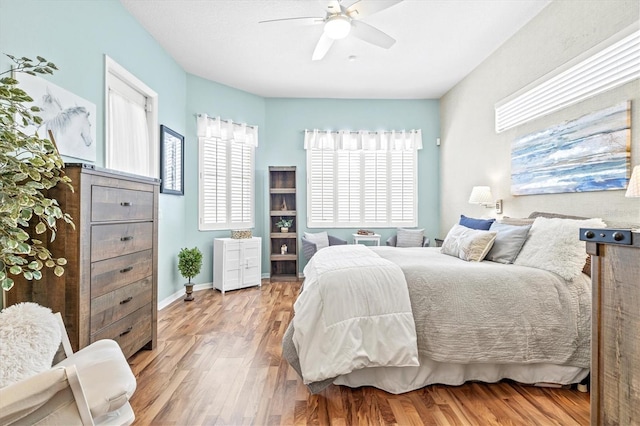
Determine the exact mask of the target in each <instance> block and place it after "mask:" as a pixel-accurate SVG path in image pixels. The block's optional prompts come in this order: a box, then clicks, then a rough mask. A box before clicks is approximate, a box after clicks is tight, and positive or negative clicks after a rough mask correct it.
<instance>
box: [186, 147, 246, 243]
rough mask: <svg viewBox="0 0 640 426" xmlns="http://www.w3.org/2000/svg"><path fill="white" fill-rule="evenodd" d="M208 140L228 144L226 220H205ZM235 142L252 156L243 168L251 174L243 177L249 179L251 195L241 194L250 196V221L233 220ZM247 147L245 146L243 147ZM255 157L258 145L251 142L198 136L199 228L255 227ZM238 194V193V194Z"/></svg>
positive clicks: (209, 229) (204, 229) (243, 164)
mask: <svg viewBox="0 0 640 426" xmlns="http://www.w3.org/2000/svg"><path fill="white" fill-rule="evenodd" d="M207 141H211V142H213V141H216V143H224V144H226V149H225V156H226V159H225V165H226V169H225V187H226V194H227V195H226V200H225V215H226V221H225V222H217V223H206V222H205V211H204V210H205V197H204V196H205V194H204V189H205V188H204V180H205V172H204V166H205V164H204V163H205V160H206V158H205V144H206V143H207ZM233 144H238V145H242V146H243V147H246V149H249V150H250V153H249V155H250V158H249V161H248V162H247V163H244V162H242V168H243V170H244V169H247V171H248V173H249V176H245V175H244V174H243V175H242V176H244V177H243V178H242V179H243V180H247V181H248V182H249V195H248V197H247V196H246V194H244V197H243V196H240V198H241V199H242V198H248V199H249V216H250V219H249V220H248V221H241V222H234V221H233V219H232V218H233V214H232V209H233V196H234V191H232V190H231V188H232V186H233V176H232V173H233V170H232V162H231V161H232V157H233ZM243 149H245V148H243ZM255 157H256V147H255V146H253V145H250V144H244V143H241V142H234V141H233V140H224V139H222V138H221V137H218V136H210V137H204V136H200V137H198V230H200V231H221V230H232V229H248V228H254V227H255V216H256V212H255ZM236 195H237V194H236Z"/></svg>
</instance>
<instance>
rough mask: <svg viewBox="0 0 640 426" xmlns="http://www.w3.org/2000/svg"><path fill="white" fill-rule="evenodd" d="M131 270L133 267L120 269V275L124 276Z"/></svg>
mask: <svg viewBox="0 0 640 426" xmlns="http://www.w3.org/2000/svg"><path fill="white" fill-rule="evenodd" d="M132 269H133V266H127V267H126V268H124V269H120V273H121V274H124V273H125V272H129V271H131V270H132Z"/></svg>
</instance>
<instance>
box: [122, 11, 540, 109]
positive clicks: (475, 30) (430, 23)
mask: <svg viewBox="0 0 640 426" xmlns="http://www.w3.org/2000/svg"><path fill="white" fill-rule="evenodd" d="M120 1H121V3H122V4H123V5H124V7H125V8H126V9H127V10H128V11H129V12H130V13H131V14H132V15H133V16H134V17H135V19H136V20H138V22H140V24H141V25H142V26H143V27H144V28H145V29H146V30H147V31H148V32H149V33H150V34H151V36H152V37H153V38H155V39H156V40H157V41H158V42H159V43H160V45H161V46H162V47H163V48H164V49H165V50H166V51H167V52H168V53H169V54H170V55H171V56H172V57H173V58H174V59H175V60H176V61H177V62H178V63H179V64H180V65H181V66H182V67H183V68H184V70H185V71H187V72H188V73H191V74H194V75H197V76H200V77H203V78H206V79H208V80H212V81H216V82H219V83H222V84H225V85H228V86H231V87H235V88H238V89H241V90H245V91H247V92H250V93H254V94H256V95H259V96H263V97H302V98H354V99H357V98H367V99H437V98H440V97H441V96H442V95H444V94H445V93H446V92H447V91H448V90H449V89H450V88H451V87H453V86H454V85H455V84H456V83H458V82H459V81H460V80H462V79H463V78H464V76H466V75H467V74H468V73H469V72H471V71H472V70H473V69H474V68H475V67H477V66H478V65H479V64H480V63H481V62H482V61H483V60H484V59H485V58H487V57H488V56H489V55H490V54H491V53H492V52H493V51H495V50H496V49H497V48H498V47H499V46H500V45H501V44H502V43H504V42H505V41H506V40H507V39H509V37H511V36H512V35H513V34H514V33H516V32H517V31H518V30H519V29H520V28H521V27H522V26H524V25H525V24H526V23H527V22H528V21H529V20H531V18H533V17H534V16H535V15H536V14H538V12H540V11H541V10H542V9H543V8H544V7H545V6H546V5H547V4H548V3H549V1H550V0H404V1H402V2H401V3H398V4H396V5H394V6H392V7H390V8H388V9H385V10H382V11H380V12H378V13H376V14H374V15H371V16H369V17H366V18H363V19H362V20H363V21H364V22H366V23H368V24H370V25H373V26H374V27H376V28H378V29H380V30H382V31H384V32H385V33H387V34H389V35H390V36H392V37H393V38H395V39H396V40H397V41H396V43H395V45H394V46H393V47H391V48H390V49H388V50H385V49H382V48H380V47H376V46H373V45H371V44H368V43H366V42H364V41H361V40H359V39H356V38H354V37H351V36H349V37H347V38H346V39H343V40H338V41H336V42H335V43H334V44H333V46H332V47H331V49H330V50H329V52H328V53H327V55H326V56H325V57H324V59H323V60H321V61H311V54H312V52H313V49H314V47H315V45H316V42H317V41H318V39H319V37H320V35H321V33H322V31H323V27H322V25H321V24H319V25H312V26H302V25H292V24H291V23H290V22H281V23H277V24H275V23H272V24H259V23H258V21H261V20H269V19H277V18H288V17H301V16H318V17H324V16H325V11H324V9H323V4H326V1H324V2H323V1H322V0H120ZM363 1H377V0H363ZM351 3H354V0H343V1H342V4H343V5H349V4H351ZM351 55H354V56H356V60H354V61H350V60H349V56H351Z"/></svg>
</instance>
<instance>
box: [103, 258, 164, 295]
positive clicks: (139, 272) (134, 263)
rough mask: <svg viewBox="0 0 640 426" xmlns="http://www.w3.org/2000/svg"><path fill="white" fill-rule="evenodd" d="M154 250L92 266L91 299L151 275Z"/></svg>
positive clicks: (107, 260)
mask: <svg viewBox="0 0 640 426" xmlns="http://www.w3.org/2000/svg"><path fill="white" fill-rule="evenodd" d="M152 271H153V250H145V251H141V252H138V253H133V254H128V255H125V256H118V257H114V258H111V259H106V260H101V261H99V262H93V263H92V264H91V298H94V297H98V296H102V295H103V294H107V293H109V292H110V291H114V290H117V289H119V288H120V287H124V286H126V285H129V284H131V283H133V282H136V281H138V280H141V279H142V278H144V277H147V276H149V275H151V273H152Z"/></svg>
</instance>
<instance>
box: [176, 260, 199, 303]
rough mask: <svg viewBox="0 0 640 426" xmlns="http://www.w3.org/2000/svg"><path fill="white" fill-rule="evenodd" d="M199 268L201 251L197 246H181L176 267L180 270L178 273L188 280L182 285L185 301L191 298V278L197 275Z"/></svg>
mask: <svg viewBox="0 0 640 426" xmlns="http://www.w3.org/2000/svg"><path fill="white" fill-rule="evenodd" d="M201 268H202V252H201V251H200V249H198V247H194V248H192V249H188V248H183V249H182V250H180V253H178V269H179V270H180V274H181V275H182V276H183V277H185V278H187V279H188V280H189V282H188V283H185V285H184V286H185V293H186V295H185V297H184V300H186V301H187V302H190V301H192V300H193V283H191V278H193V277H195V276H196V275H198V274H199V273H200V269H201Z"/></svg>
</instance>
